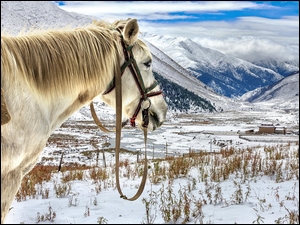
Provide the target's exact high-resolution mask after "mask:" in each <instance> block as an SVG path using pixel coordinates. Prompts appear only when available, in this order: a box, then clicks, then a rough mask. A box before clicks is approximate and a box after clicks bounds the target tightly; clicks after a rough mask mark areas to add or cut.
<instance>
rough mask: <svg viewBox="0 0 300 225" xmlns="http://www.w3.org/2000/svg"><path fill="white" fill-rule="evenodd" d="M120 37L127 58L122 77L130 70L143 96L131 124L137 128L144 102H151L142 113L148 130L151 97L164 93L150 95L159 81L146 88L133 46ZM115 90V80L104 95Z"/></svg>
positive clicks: (122, 67)
mask: <svg viewBox="0 0 300 225" xmlns="http://www.w3.org/2000/svg"><path fill="white" fill-rule="evenodd" d="M118 31H119V30H118ZM119 32H120V31H119ZM120 33H121V32H120ZM120 37H121V44H122V47H123V53H124V57H125V62H124V64H123V65H122V66H121V76H122V75H123V74H124V71H125V69H126V68H127V67H128V68H129V69H130V72H131V74H132V76H133V78H134V81H135V83H136V85H137V87H138V89H139V91H140V94H141V98H140V101H139V104H138V106H137V108H136V110H135V112H134V114H133V116H132V117H131V118H130V124H131V126H132V127H135V119H136V117H137V115H138V113H139V111H140V110H141V106H142V103H143V101H149V106H148V107H147V108H144V109H143V111H142V117H143V124H142V126H143V127H144V128H147V127H148V124H149V108H150V106H151V101H150V99H149V97H153V96H156V95H160V94H162V91H161V90H160V91H156V92H151V93H148V92H149V91H151V90H152V89H154V88H155V87H156V86H157V85H158V83H157V81H155V82H154V83H153V84H152V85H151V86H150V87H148V88H145V85H144V81H143V78H142V75H141V72H140V70H139V68H138V66H137V63H136V60H135V58H134V56H133V53H132V48H133V45H131V46H127V47H126V45H125V43H124V39H123V36H122V34H120ZM114 88H115V78H114V79H113V80H112V81H111V83H110V84H109V87H108V88H107V89H106V91H105V92H104V93H103V95H106V94H108V93H109V92H111V91H112V90H113V89H114Z"/></svg>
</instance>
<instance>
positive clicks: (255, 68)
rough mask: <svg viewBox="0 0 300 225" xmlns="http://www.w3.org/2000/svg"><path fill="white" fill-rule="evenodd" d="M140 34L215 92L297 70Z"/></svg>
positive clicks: (236, 91) (247, 87) (239, 90)
mask: <svg viewBox="0 0 300 225" xmlns="http://www.w3.org/2000/svg"><path fill="white" fill-rule="evenodd" d="M143 38H144V39H146V40H147V41H149V42H150V43H151V44H153V45H155V46H156V47H158V48H159V49H161V50H162V51H163V52H164V53H165V54H167V55H168V56H170V57H171V58H172V59H173V60H174V61H176V62H178V64H180V65H181V66H182V67H183V68H185V69H187V70H188V71H189V72H191V73H192V74H193V75H194V76H195V77H197V78H198V79H199V80H201V81H202V82H203V83H205V84H206V85H207V86H209V87H211V88H212V89H213V90H214V91H215V92H217V93H219V94H222V95H225V96H228V97H236V96H240V95H242V94H244V93H246V92H248V91H251V90H253V89H255V88H257V87H263V86H267V85H270V84H272V83H274V82H277V81H279V80H281V79H282V78H284V76H283V75H281V74H280V73H279V72H283V71H284V72H285V73H284V75H286V74H288V75H290V74H291V73H295V71H299V67H297V66H296V65H294V66H293V67H292V68H290V70H287V69H288V64H286V63H285V64H283V63H282V64H281V65H280V64H279V62H277V64H276V65H277V67H276V71H277V72H275V71H274V70H272V69H273V68H274V66H272V67H271V65H274V64H275V62H273V64H271V65H268V66H269V67H271V68H272V69H269V68H268V67H263V66H260V65H255V64H253V63H250V62H248V61H245V60H242V59H238V58H235V57H232V56H228V55H225V54H223V53H221V52H219V51H216V50H212V49H209V48H205V47H203V46H201V45H199V44H197V43H196V42H194V41H192V40H190V39H187V38H182V37H171V36H160V35H155V34H149V33H146V32H145V33H143ZM265 63H266V62H265ZM261 65H263V64H261Z"/></svg>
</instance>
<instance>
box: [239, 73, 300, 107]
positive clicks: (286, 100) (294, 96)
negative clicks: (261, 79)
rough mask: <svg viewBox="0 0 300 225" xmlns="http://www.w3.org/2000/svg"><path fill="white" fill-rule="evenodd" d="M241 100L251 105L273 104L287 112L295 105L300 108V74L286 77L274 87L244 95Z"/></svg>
mask: <svg viewBox="0 0 300 225" xmlns="http://www.w3.org/2000/svg"><path fill="white" fill-rule="evenodd" d="M240 100H242V101H248V102H251V103H257V102H260V103H273V104H274V105H277V108H279V107H280V108H285V109H287V110H288V109H290V108H291V107H292V108H293V107H294V106H295V105H298V108H299V73H297V74H294V75H290V76H288V77H285V78H283V79H282V80H280V81H278V82H276V83H274V84H272V85H269V86H266V87H263V88H257V89H255V90H253V91H250V92H248V93H246V94H244V95H242V96H241V98H240Z"/></svg>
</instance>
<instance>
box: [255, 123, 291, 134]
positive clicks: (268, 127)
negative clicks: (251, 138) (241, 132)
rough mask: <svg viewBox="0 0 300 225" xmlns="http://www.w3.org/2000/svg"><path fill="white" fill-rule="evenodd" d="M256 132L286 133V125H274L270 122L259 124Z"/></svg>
mask: <svg viewBox="0 0 300 225" xmlns="http://www.w3.org/2000/svg"><path fill="white" fill-rule="evenodd" d="M257 133H258V134H263V133H265V134H286V127H284V126H274V125H273V124H272V123H266V124H261V125H260V126H259V127H258V132H257Z"/></svg>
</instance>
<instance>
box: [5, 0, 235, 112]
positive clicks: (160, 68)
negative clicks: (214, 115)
mask: <svg viewBox="0 0 300 225" xmlns="http://www.w3.org/2000/svg"><path fill="white" fill-rule="evenodd" d="M93 19H97V18H95V17H92V16H86V15H81V14H78V13H70V12H67V11H64V10H62V9H60V8H59V7H58V6H56V5H55V4H53V3H52V2H50V1H42V2H27V1H1V32H2V31H6V30H8V31H9V33H11V34H13V35H16V34H17V33H19V31H21V30H22V29H24V28H25V30H27V29H29V28H31V27H36V28H40V27H42V28H48V27H64V26H67V25H71V26H79V25H83V24H88V23H91V22H92V20H93ZM144 41H145V42H147V41H146V40H144ZM147 44H148V45H149V47H150V49H151V51H152V55H153V71H154V73H155V74H156V77H157V79H158V81H159V82H160V83H161V84H160V85H161V86H162V88H163V90H164V91H165V93H164V96H165V98H166V101H167V103H168V105H170V109H171V111H180V112H189V113H193V112H213V111H222V110H223V109H224V108H226V105H227V104H224V103H225V102H227V101H229V102H230V101H231V100H229V99H228V100H227V98H226V97H224V96H220V95H218V94H216V93H215V92H214V91H213V90H211V89H209V88H208V87H206V85H205V84H203V83H202V82H201V81H199V80H197V79H196V78H195V77H194V76H192V75H191V74H190V73H189V72H187V71H186V70H185V69H184V68H182V67H181V66H179V65H178V64H177V63H176V62H174V61H173V60H172V59H171V58H169V57H168V56H167V55H165V54H164V53H163V52H161V51H160V50H158V49H157V48H156V47H155V46H153V45H151V44H150V43H148V42H147ZM170 90H177V92H176V93H172V92H171V91H170ZM187 99H189V101H186V100H187ZM229 105H231V104H229ZM97 106H99V107H103V106H102V105H101V104H100V105H98V104H97V105H96V107H97ZM176 106H178V107H176ZM221 106H222V107H221ZM85 111H86V109H83V110H81V113H82V114H83V117H86V116H87V115H88V114H89V113H85Z"/></svg>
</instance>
